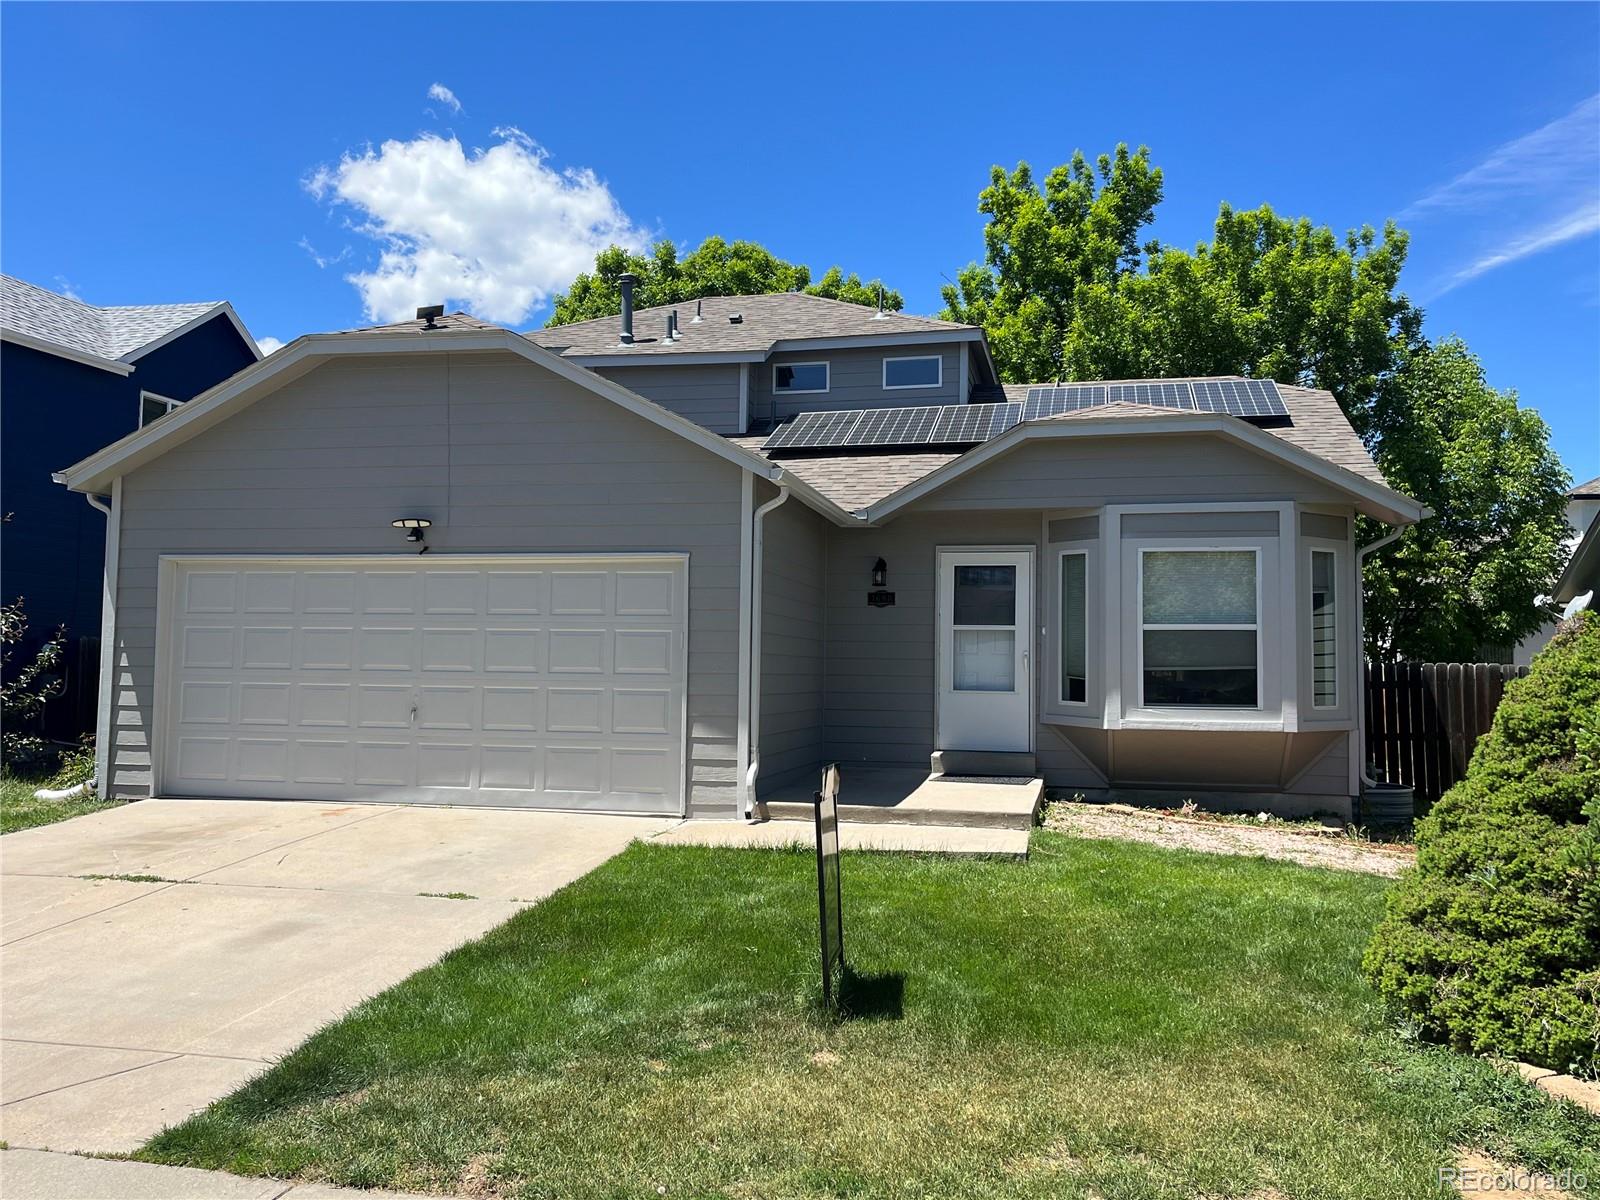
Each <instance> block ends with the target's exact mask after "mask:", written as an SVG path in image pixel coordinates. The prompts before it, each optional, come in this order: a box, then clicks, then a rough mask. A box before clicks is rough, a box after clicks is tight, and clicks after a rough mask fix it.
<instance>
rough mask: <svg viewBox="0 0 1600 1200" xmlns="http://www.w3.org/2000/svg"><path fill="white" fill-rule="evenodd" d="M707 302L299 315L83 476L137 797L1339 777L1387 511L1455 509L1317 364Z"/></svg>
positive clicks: (523, 796)
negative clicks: (1175, 367)
mask: <svg viewBox="0 0 1600 1200" xmlns="http://www.w3.org/2000/svg"><path fill="white" fill-rule="evenodd" d="M680 317H681V321H680V324H679V325H678V327H677V336H676V337H670V338H669V337H668V335H667V329H668V326H667V321H668V320H669V319H670V313H668V312H667V311H665V310H649V311H646V312H641V313H638V314H628V315H627V316H625V317H624V318H623V320H622V321H621V322H619V321H618V320H616V319H606V320H600V321H589V322H584V323H581V324H577V325H571V326H566V327H561V328H555V329H546V330H540V331H538V332H535V333H532V334H529V335H527V336H519V335H518V334H515V333H513V332H511V331H509V330H505V329H500V328H496V327H494V326H491V325H487V324H485V323H483V322H481V321H477V320H474V319H472V318H469V317H466V316H463V315H459V314H458V315H455V316H451V317H443V318H440V319H439V320H438V321H436V322H433V321H430V322H428V323H427V324H424V322H423V321H421V320H418V321H414V322H405V323H402V324H399V325H392V326H387V327H380V328H375V329H366V330H356V331H352V332H349V333H343V334H323V335H315V336H308V337H303V338H301V339H299V340H298V341H296V342H294V343H292V344H291V345H290V346H288V347H286V348H285V349H284V350H282V351H280V352H278V353H277V354H274V355H273V356H272V357H271V358H270V359H268V360H267V361H265V362H262V363H260V364H257V365H256V366H254V367H251V368H249V369H247V370H246V371H244V372H242V373H241V374H239V375H237V376H235V377H234V378H233V379H230V380H229V381H227V382H226V383H224V384H223V385H221V386H219V387H217V388H215V389H213V390H212V391H211V392H209V393H207V394H206V395H204V396H201V397H199V398H197V399H196V400H195V401H194V402H192V403H191V404H189V405H187V406H185V407H184V408H183V409H180V410H179V411H178V412H177V413H175V414H174V415H173V416H172V417H170V418H168V419H167V420H166V421H164V422H162V423H161V424H159V425H157V426H155V427H152V428H148V429H144V430H141V431H139V432H138V433H136V434H134V435H132V436H130V437H128V438H125V439H123V440H122V441H121V442H119V443H117V444H116V445H113V446H110V447H108V448H106V449H105V450H102V451H100V452H99V453H96V454H94V455H92V456H90V457H89V458H87V459H85V460H84V461H82V462H80V463H78V464H77V465H76V466H73V467H71V468H70V469H68V470H67V471H65V472H64V473H63V474H62V475H61V477H60V478H61V481H62V482H64V483H65V484H66V485H67V486H68V487H69V488H71V489H72V490H74V491H77V492H83V493H87V494H91V495H98V496H103V497H107V498H108V502H109V505H110V507H111V516H110V518H109V520H110V524H111V528H112V529H113V530H114V531H115V535H114V536H113V537H112V538H111V539H110V542H109V549H108V554H107V563H106V567H107V571H108V573H109V577H110V578H111V579H113V580H115V581H116V587H117V592H116V595H117V605H116V614H115V625H116V636H115V638H114V639H112V640H111V641H110V642H108V646H107V652H108V653H111V654H114V655H115V656H116V660H117V662H118V663H119V668H120V669H119V672H118V678H117V680H116V685H117V686H115V687H114V688H113V687H109V686H108V688H107V689H106V691H105V693H104V696H103V711H102V713H101V718H100V719H101V730H102V736H101V738H100V746H101V754H102V756H103V757H104V762H103V766H102V772H101V778H102V780H103V781H104V782H105V785H106V786H107V787H108V788H109V790H110V791H111V792H112V793H114V794H117V795H124V796H142V795H150V794H152V793H160V794H166V795H209V796H259V797H270V796H282V797H298V798H305V799H317V800H384V801H409V802H417V803H473V804H503V805H512V806H525V807H553V808H586V809H593V810H611V811H624V812H661V813H687V814H688V815H690V816H696V817H728V816H732V815H735V814H738V813H741V812H744V811H746V810H747V809H748V808H749V807H750V805H751V803H752V801H754V800H755V798H756V796H757V795H759V794H766V793H768V792H770V791H771V789H772V788H774V787H775V786H778V785H781V784H783V783H785V782H787V781H792V780H794V779H797V778H801V777H803V776H804V774H805V773H807V772H811V771H814V770H816V769H817V767H818V766H819V764H821V763H824V762H826V761H829V760H835V759H837V760H839V761H841V762H844V763H871V764H884V765H891V764H892V765H900V766H906V765H912V766H914V765H918V764H920V765H921V766H922V767H923V768H924V769H926V768H927V766H928V764H929V761H930V756H931V755H933V754H935V753H936V752H938V753H939V754H940V755H941V758H942V762H943V765H944V767H945V769H946V770H949V771H950V772H951V773H958V772H960V771H963V770H972V771H975V772H982V773H994V772H995V771H1001V772H1004V773H1008V774H1027V775H1033V774H1035V772H1037V773H1038V774H1041V775H1042V776H1043V777H1044V779H1045V780H1046V781H1048V782H1049V783H1050V784H1052V785H1057V786H1063V787H1070V788H1074V789H1078V790H1081V791H1084V792H1086V793H1090V794H1107V793H1109V792H1111V791H1112V790H1117V791H1119V792H1120V791H1127V790H1130V789H1146V788H1149V789H1165V790H1169V791H1170V790H1174V789H1175V790H1176V791H1177V792H1179V793H1181V794H1185V795H1187V794H1194V793H1196V792H1197V791H1203V792H1205V793H1208V794H1211V795H1213V796H1223V797H1232V799H1233V800H1234V801H1235V802H1238V803H1246V804H1249V805H1251V806H1252V807H1253V808H1254V807H1270V808H1276V809H1278V810H1279V811H1284V812H1291V811H1301V812H1304V811H1314V810H1319V809H1326V810H1333V811H1339V812H1348V811H1349V810H1350V803H1351V797H1352V796H1353V795H1355V794H1356V793H1357V791H1358V789H1359V786H1360V781H1359V776H1358V770H1359V755H1358V754H1357V753H1356V742H1357V738H1356V730H1357V724H1358V713H1359V708H1360V706H1359V698H1360V677H1361V675H1360V637H1359V630H1360V601H1359V596H1358V591H1357V583H1356V581H1357V569H1356V559H1357V547H1356V545H1355V542H1354V528H1355V520H1354V518H1355V516H1356V514H1357V513H1364V514H1366V515H1368V516H1371V517H1373V518H1376V519H1378V520H1380V521H1384V522H1387V523H1390V524H1404V523H1408V522H1412V521H1415V520H1418V519H1419V518H1420V517H1421V516H1422V515H1423V514H1424V511H1425V510H1424V509H1423V508H1422V507H1421V506H1420V505H1419V504H1418V503H1417V502H1416V501H1414V500H1412V499H1410V498H1409V497H1407V496H1404V495H1401V494H1400V493H1398V492H1396V491H1394V490H1393V489H1392V488H1390V487H1388V486H1387V485H1386V484H1385V483H1384V480H1383V478H1382V476H1381V475H1380V474H1379V472H1378V469H1377V468H1376V467H1375V466H1374V465H1373V463H1372V460H1371V459H1370V458H1369V457H1368V456H1367V454H1366V452H1365V450H1364V449H1363V448H1362V445H1361V442H1360V440H1359V439H1358V438H1357V437H1356V435H1355V433H1354V432H1353V431H1352V430H1351V428H1350V426H1349V424H1348V423H1347V422H1346V420H1345V418H1344V417H1343V415H1342V414H1341V412H1340V410H1339V407H1338V405H1337V404H1336V403H1335V401H1334V399H1333V397H1332V396H1330V395H1329V394H1328V393H1327V392H1323V391H1314V390H1309V389H1304V388H1292V387H1276V388H1275V387H1273V386H1272V385H1270V384H1266V385H1263V384H1261V383H1258V382H1256V381H1247V380H1238V379H1230V380H1211V381H1196V382H1193V383H1191V382H1190V381H1160V382H1156V383H1153V384H1152V383H1134V384H1111V385H1092V386H1082V387H1073V388H1068V389H1061V390H1060V391H1057V390H1056V389H1054V388H1049V387H1048V386H1046V387H1045V388H1044V389H1042V390H1038V391H1035V390H1034V389H1030V388H1028V387H1014V386H1009V385H1007V386H1005V387H1001V386H999V385H998V384H997V383H996V380H995V375H994V370H993V366H992V364H991V361H990V358H989V354H988V349H987V346H986V343H985V341H984V337H983V334H982V331H981V330H978V329H975V328H970V327H967V326H962V325H954V324H950V323H947V322H942V321H934V320H928V319H924V318H919V317H910V316H904V315H901V314H888V315H883V316H880V315H878V314H876V313H874V312H873V310H871V309H868V308H861V307H857V306H853V305H847V304H841V303H838V302H835V301H829V300H823V299H818V298H815V297H810V296H803V295H778V296H744V297H737V298H718V299H707V300H705V301H704V302H703V303H702V304H700V305H698V306H696V307H695V308H691V306H689V305H684V306H682V308H681V314H680ZM697 318H698V319H697ZM630 325H631V329H632V334H633V336H632V337H631V340H630V339H629V336H628V334H629V328H628V327H629V326H630ZM646 335H648V336H646ZM1030 392H1032V394H1031V395H1030ZM1073 406H1077V407H1073ZM1207 407H1211V408H1219V409H1222V410H1224V411H1202V409H1204V408H1207ZM1230 412H1236V413H1241V414H1245V415H1244V416H1238V415H1229V414H1230ZM108 682H109V681H108ZM112 730H115V731H116V736H115V739H114V741H113V739H112V738H111V737H110V733H111V731H112Z"/></svg>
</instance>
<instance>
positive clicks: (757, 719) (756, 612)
mask: <svg viewBox="0 0 1600 1200" xmlns="http://www.w3.org/2000/svg"><path fill="white" fill-rule="evenodd" d="M776 478H777V479H782V478H783V475H782V473H781V472H780V473H779V474H778V475H777V477H776ZM788 499H789V485H788V484H787V483H779V484H778V494H777V495H776V496H774V497H773V498H772V499H771V500H768V501H767V502H766V503H765V504H763V505H762V506H761V507H760V508H758V509H756V511H755V513H754V514H753V515H752V517H751V524H752V526H753V529H752V531H751V540H750V573H751V586H750V700H749V704H750V712H749V715H748V716H747V717H746V721H745V726H746V728H747V729H749V731H750V737H749V745H750V766H749V768H748V769H747V770H746V771H745V776H744V816H745V820H749V819H750V818H751V817H752V816H754V814H755V808H756V777H757V776H758V775H760V774H761V608H762V603H761V599H762V595H761V556H762V549H763V546H764V544H765V540H766V520H767V514H768V513H769V512H771V511H772V510H773V509H775V508H777V507H779V506H780V505H782V504H783V503H784V502H785V501H787V500H788Z"/></svg>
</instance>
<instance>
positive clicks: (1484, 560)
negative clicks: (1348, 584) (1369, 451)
mask: <svg viewBox="0 0 1600 1200" xmlns="http://www.w3.org/2000/svg"><path fill="white" fill-rule="evenodd" d="M1371 434H1372V439H1371V440H1372V441H1373V442H1374V444H1375V447H1376V457H1377V460H1378V465H1379V466H1380V467H1381V468H1382V469H1383V473H1384V476H1385V477H1386V478H1387V479H1388V480H1389V482H1390V484H1391V485H1393V486H1394V487H1396V488H1399V489H1400V490H1401V491H1403V492H1406V493H1407V494H1409V495H1412V496H1415V497H1417V498H1418V499H1420V500H1422V501H1423V502H1424V503H1425V504H1427V505H1428V506H1429V507H1430V508H1431V509H1433V512H1434V515H1433V516H1432V517H1431V518H1429V519H1428V520H1425V521H1423V522H1422V523H1421V524H1420V525H1414V526H1412V527H1410V528H1409V529H1407V530H1406V531H1405V533H1404V534H1403V535H1402V536H1401V538H1400V539H1399V541H1397V542H1395V543H1394V544H1393V545H1391V546H1389V547H1386V548H1385V549H1383V550H1381V551H1379V552H1378V553H1377V554H1375V555H1373V556H1372V557H1371V558H1369V559H1368V561H1367V580H1366V583H1367V610H1366V611H1367V635H1368V642H1369V645H1370V648H1371V650H1372V651H1373V652H1374V653H1375V654H1380V655H1384V656H1396V657H1405V658H1412V659H1420V660H1422V661H1426V662H1462V661H1471V660H1475V659H1477V658H1478V657H1480V655H1481V652H1482V648H1483V647H1485V646H1513V645H1515V644H1516V643H1517V642H1519V641H1521V640H1522V639H1523V638H1525V637H1527V636H1528V635H1529V634H1531V633H1533V632H1534V631H1535V630H1536V629H1538V627H1539V626H1540V624H1541V623H1542V622H1543V621H1544V620H1545V617H1546V614H1545V612H1544V611H1543V610H1542V609H1541V607H1540V604H1539V601H1540V598H1541V597H1543V596H1546V595H1548V593H1549V592H1550V590H1551V583H1552V580H1554V579H1555V577H1556V576H1557V575H1559V574H1560V572H1561V567H1562V564H1563V562H1564V560H1565V556H1566V549H1565V545H1564V539H1565V538H1566V537H1567V534H1568V529H1567V522H1566V503H1567V497H1566V490H1567V488H1568V487H1570V486H1571V483H1572V481H1571V478H1570V477H1569V476H1568V474H1567V471H1566V469H1565V468H1564V467H1563V466H1562V465H1561V460H1560V459H1559V458H1557V457H1556V454H1555V452H1554V451H1553V450H1551V449H1550V444H1549V438H1550V431H1549V429H1548V427H1546V425H1545V423H1544V420H1543V419H1542V418H1541V417H1540V416H1539V414H1538V413H1537V412H1535V411H1534V410H1532V409H1525V408H1518V407H1517V397H1516V393H1515V392H1510V391H1506V392H1500V391H1496V390H1495V389H1494V388H1492V387H1490V386H1489V384H1488V382H1487V381H1486V380H1485V379H1484V373H1483V365H1482V363H1480V362H1479V361H1478V359H1477V357H1476V356H1475V355H1474V354H1473V353H1472V352H1471V351H1470V350H1468V349H1467V346H1466V344H1465V343H1464V342H1462V341H1461V340H1460V339H1459V338H1450V339H1447V340H1445V341H1442V342H1439V343H1437V344H1433V345H1429V344H1426V343H1423V344H1419V345H1417V346H1413V347H1410V348H1408V349H1407V350H1405V351H1404V352H1403V354H1402V355H1401V357H1400V362H1399V364H1398V366H1397V368H1396V369H1395V370H1394V371H1393V372H1392V373H1391V374H1390V375H1388V376H1387V377H1386V378H1385V380H1384V381H1383V384H1382V386H1381V387H1380V388H1379V391H1378V396H1377V400H1376V402H1375V404H1374V407H1373V420H1372V430H1371ZM1371 536H1377V531H1373V532H1372V534H1371Z"/></svg>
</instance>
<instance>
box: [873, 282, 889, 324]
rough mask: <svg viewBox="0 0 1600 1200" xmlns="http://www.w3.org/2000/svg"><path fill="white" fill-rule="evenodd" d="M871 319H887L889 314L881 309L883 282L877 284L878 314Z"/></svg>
mask: <svg viewBox="0 0 1600 1200" xmlns="http://www.w3.org/2000/svg"><path fill="white" fill-rule="evenodd" d="M872 319H873V320H874V321H887V320H888V319H889V314H888V313H886V312H884V311H883V284H881V283H880V284H879V285H878V315H877V316H875V317H873V318H872Z"/></svg>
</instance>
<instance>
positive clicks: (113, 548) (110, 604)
mask: <svg viewBox="0 0 1600 1200" xmlns="http://www.w3.org/2000/svg"><path fill="white" fill-rule="evenodd" d="M54 478H55V479H56V481H57V482H58V483H59V482H64V480H63V479H62V478H61V477H60V476H59V475H58V476H55V477H54ZM111 488H112V491H111V503H110V504H107V503H106V502H105V501H103V500H101V499H100V497H99V496H96V495H95V494H94V493H93V492H85V493H84V496H83V498H84V499H85V500H87V501H88V502H89V507H90V508H94V509H98V510H99V511H100V512H103V513H104V514H105V516H106V554H105V577H104V579H103V581H102V583H101V595H100V682H99V687H98V688H97V689H96V691H97V693H98V695H97V696H96V699H95V722H94V778H93V779H92V780H91V782H92V783H93V784H94V787H95V794H96V795H98V796H100V797H101V798H103V799H110V796H111V737H112V733H111V729H112V725H111V697H112V696H114V695H116V692H115V691H114V690H113V688H114V684H115V680H113V679H112V675H113V674H114V673H115V670H116V661H117V658H116V638H117V564H118V561H119V558H120V551H121V545H120V543H121V540H122V522H121V520H120V514H119V512H118V509H119V508H120V505H119V504H118V503H117V498H118V496H119V495H120V494H121V491H122V480H120V479H117V480H114V481H112V484H111Z"/></svg>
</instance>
